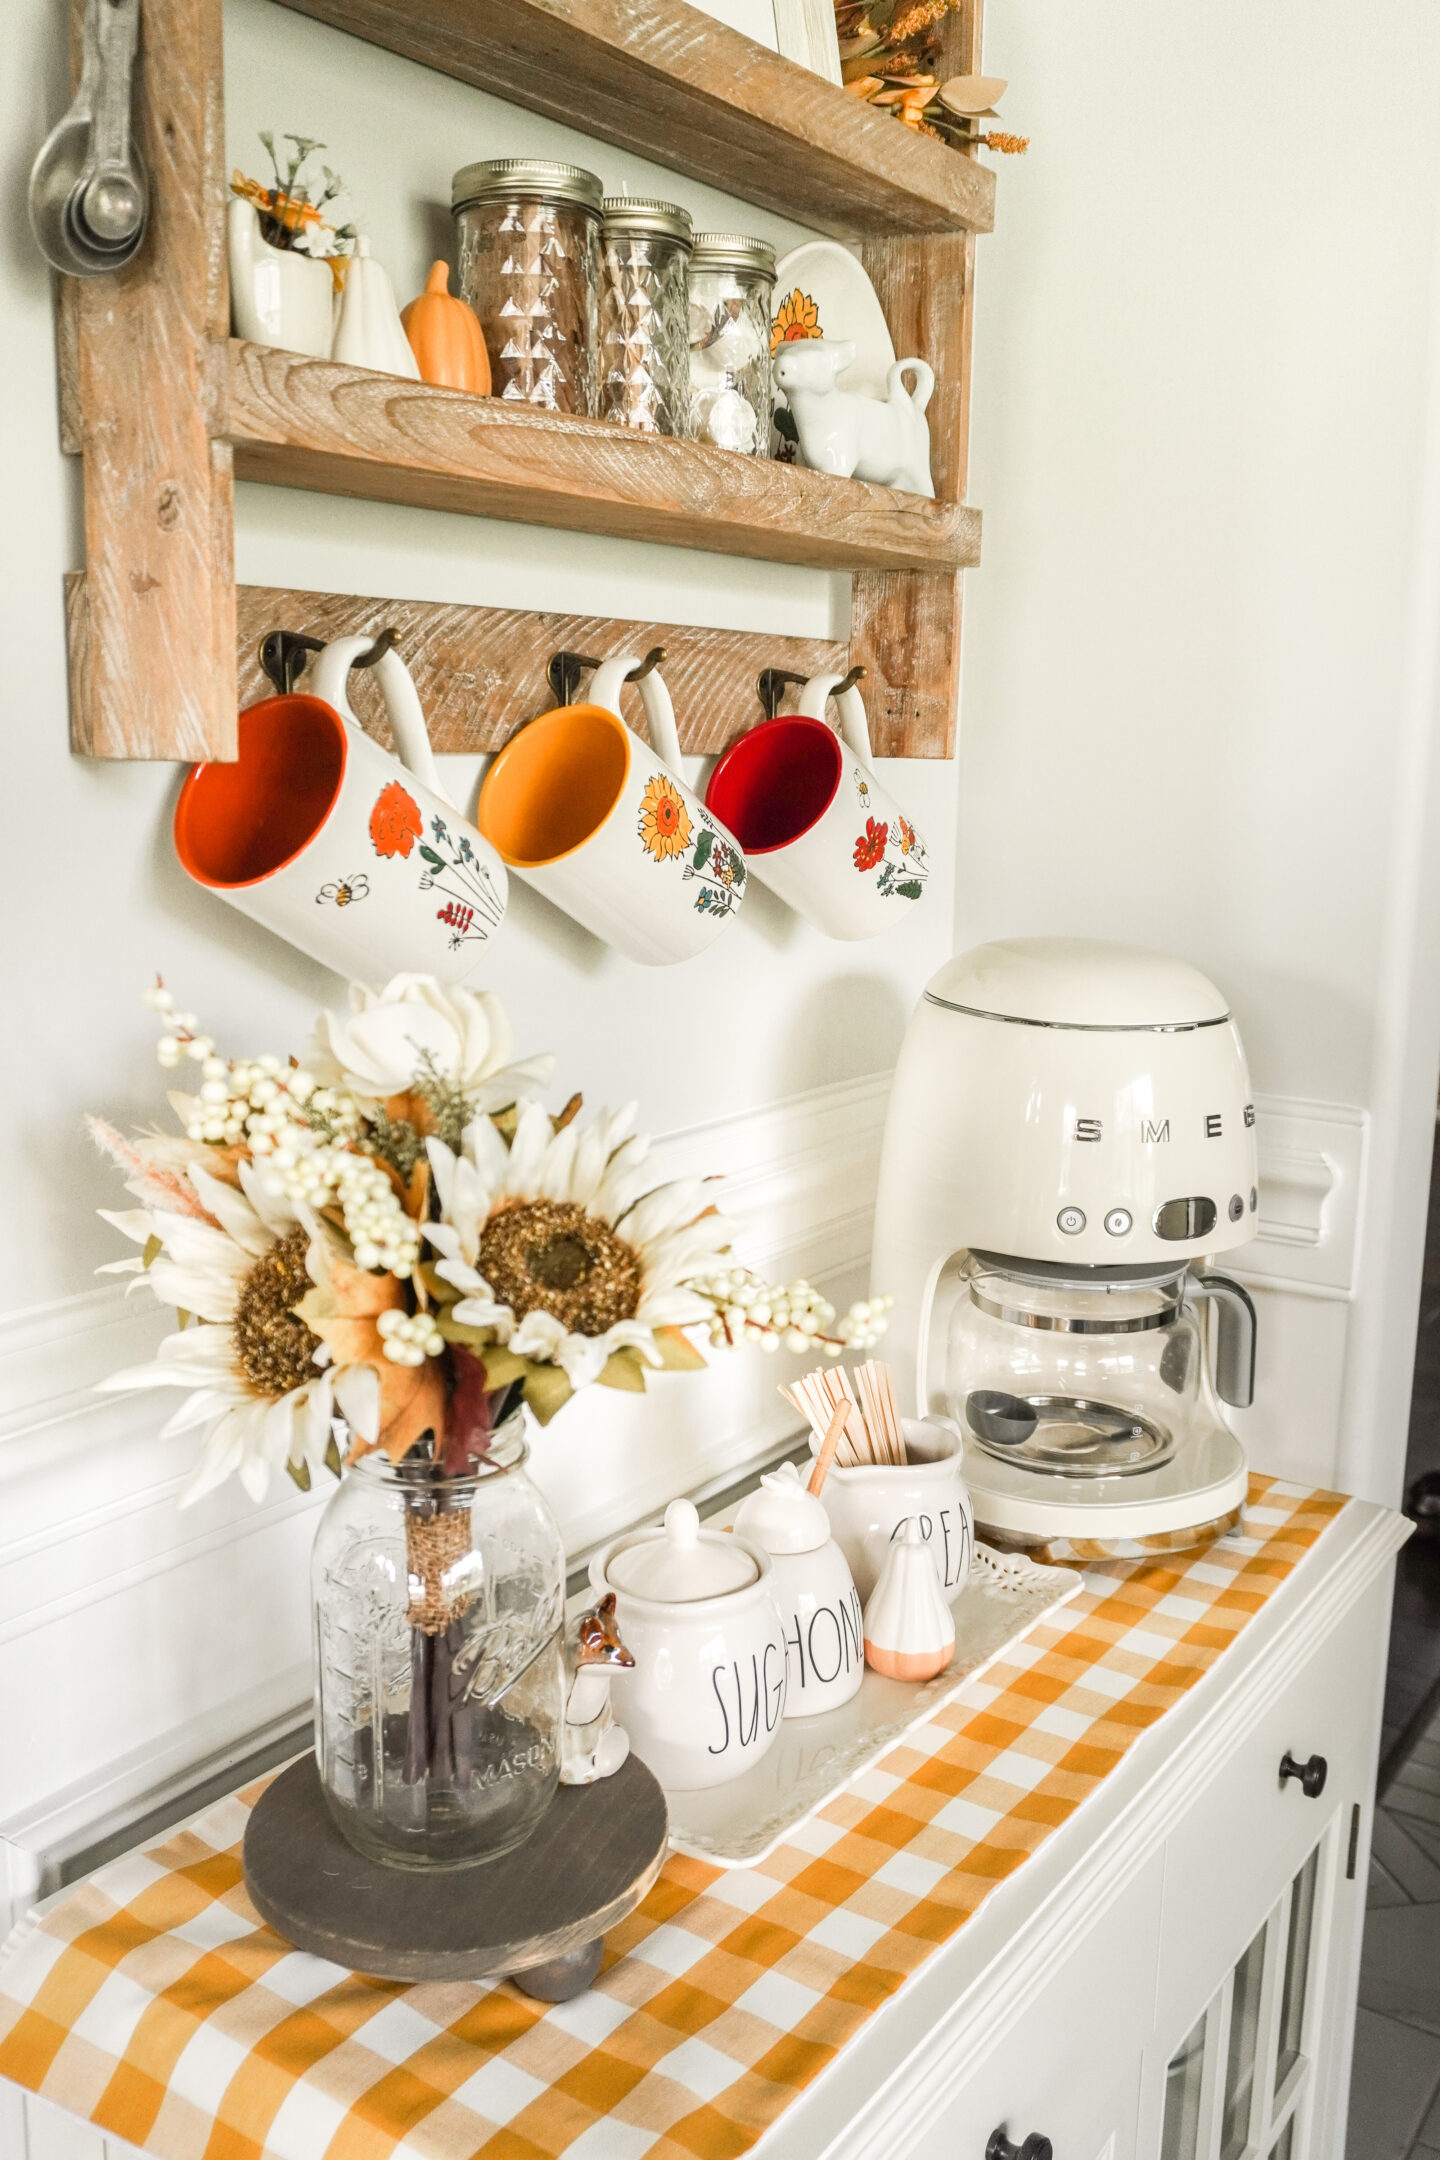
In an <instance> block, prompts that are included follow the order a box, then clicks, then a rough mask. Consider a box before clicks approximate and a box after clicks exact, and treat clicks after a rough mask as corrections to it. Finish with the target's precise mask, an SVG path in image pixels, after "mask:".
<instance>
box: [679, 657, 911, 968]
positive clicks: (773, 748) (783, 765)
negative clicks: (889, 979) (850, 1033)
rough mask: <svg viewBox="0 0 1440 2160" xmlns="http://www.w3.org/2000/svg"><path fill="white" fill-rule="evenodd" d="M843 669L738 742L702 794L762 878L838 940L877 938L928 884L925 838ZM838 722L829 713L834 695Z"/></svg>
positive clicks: (820, 679)
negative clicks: (888, 783) (890, 790)
mask: <svg viewBox="0 0 1440 2160" xmlns="http://www.w3.org/2000/svg"><path fill="white" fill-rule="evenodd" d="M844 681H845V678H844V676H842V675H812V676H811V678H810V680H809V682H807V683H806V685H805V687H804V690H803V691H802V692H801V696H800V704H799V711H798V712H793V713H780V714H777V716H776V717H775V718H774V719H773V720H764V721H762V722H761V723H760V725H759V726H758V727H754V728H752V729H751V730H750V732H749V734H748V735H742V736H741V737H740V740H739V741H738V742H735V743H732V744H731V745H730V748H729V749H728V750H727V751H725V752H724V754H723V756H721V757H720V758H719V759H718V760H717V761H716V765H715V769H714V771H713V772H712V773H711V775H710V784H709V786H708V787H707V788H706V790H705V801H706V804H707V806H708V807H709V808H710V809H711V810H713V811H714V813H715V815H716V817H717V818H720V819H721V820H723V822H724V823H725V824H726V825H728V826H729V828H730V830H731V832H733V833H734V835H735V837H736V839H737V840H738V841H739V842H740V845H741V847H743V848H744V850H745V856H746V860H747V862H748V863H749V865H750V868H751V869H752V871H753V872H754V874H755V876H756V877H757V878H759V880H760V882H761V883H762V884H763V885H768V886H769V888H770V890H771V891H772V892H773V893H778V895H779V897H780V898H781V899H782V900H784V901H785V902H786V903H787V904H788V905H789V906H790V907H792V908H794V910H795V912H796V914H797V915H803V916H804V917H805V920H806V921H807V922H810V923H813V924H814V925H815V928H816V929H817V930H824V931H826V932H827V933H828V934H829V936H831V937H835V938H867V937H875V936H876V935H877V934H878V933H879V932H880V931H882V930H888V929H890V928H891V926H892V925H893V924H894V923H896V922H898V921H899V920H900V918H901V917H902V916H904V915H908V914H909V912H910V909H911V908H912V907H913V906H914V904H915V902H916V901H917V900H918V899H919V898H920V896H921V894H922V893H923V892H924V890H925V881H926V879H927V878H928V876H929V874H930V865H929V859H928V857H927V855H926V851H925V843H924V841H923V840H922V839H921V838H920V835H919V833H918V832H917V831H916V830H915V827H914V826H913V825H912V824H911V823H910V820H909V819H908V818H907V817H906V816H905V814H904V812H903V811H902V810H901V809H900V807H899V805H898V804H897V803H896V802H895V801H894V800H893V799H892V797H891V796H890V795H889V794H887V792H886V790H885V789H884V788H883V787H881V785H880V783H879V781H878V780H877V779H876V777H875V773H874V769H873V767H872V765H871V762H870V730H869V724H868V722H867V720H866V717H865V706H864V703H863V701H862V699H861V696H860V693H859V691H858V690H857V689H855V687H854V686H853V684H852V685H851V686H850V687H848V688H845V689H841V688H840V685H841V684H842V683H844ZM836 692H838V695H837V696H836V698H835V703H836V707H837V710H838V712H839V716H840V728H839V733H838V734H837V732H836V730H835V729H834V728H833V727H831V726H830V724H829V723H828V721H827V720H826V718H825V708H826V705H827V703H828V701H829V699H830V697H831V695H832V693H836Z"/></svg>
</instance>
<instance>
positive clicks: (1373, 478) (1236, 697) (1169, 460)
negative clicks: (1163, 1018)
mask: <svg viewBox="0 0 1440 2160" xmlns="http://www.w3.org/2000/svg"><path fill="white" fill-rule="evenodd" d="M985 58H986V66H987V69H989V70H991V71H993V72H995V73H997V74H1001V75H1005V76H1008V77H1009V78H1010V79H1011V83H1012V88H1011V90H1010V93H1009V95H1008V97H1007V98H1006V100H1005V115H1006V125H1007V126H1009V127H1013V128H1016V129H1018V130H1022V131H1023V132H1025V133H1027V134H1029V135H1030V136H1031V137H1032V146H1031V149H1030V151H1029V153H1028V155H1027V156H1025V157H1024V158H1020V159H1013V158H1012V159H1007V160H1006V161H1005V162H1004V164H1003V167H1002V170H1001V176H1000V196H999V226H998V230H997V232H996V234H995V236H994V238H993V239H991V240H986V241H983V242H982V243H981V246H980V270H979V281H978V307H977V315H976V323H977V328H976V367H975V390H974V415H975V419H974V454H973V460H972V468H971V472H972V479H971V493H972V495H973V498H974V500H975V501H976V502H978V503H980V504H982V505H983V506H984V510H985V549H984V561H983V564H982V566H981V568H980V569H979V570H978V571H977V572H975V573H974V574H973V575H972V576H971V577H970V578H969V580H968V595H969V597H968V614H967V624H966V652H965V677H964V693H963V713H964V725H963V730H962V735H961V748H960V761H959V767H960V845H959V866H960V867H959V882H958V897H957V912H958V932H959V935H958V942H959V943H960V944H962V945H963V944H965V943H969V942H971V941H973V940H976V939H980V938H984V937H991V936H995V935H998V934H1001V933H1006V932H1008V933H1012V934H1013V933H1017V932H1019V933H1032V932H1040V931H1044V930H1051V929H1055V928H1058V927H1061V926H1064V927H1066V928H1068V929H1072V930H1074V931H1076V932H1079V933H1083V934H1089V935H1094V936H1102V937H1118V938H1134V939H1136V940H1138V941H1140V942H1143V943H1149V944H1154V945H1157V946H1161V947H1167V948H1169V949H1171V950H1174V951H1177V952H1180V953H1183V954H1184V955H1185V956H1186V957H1187V958H1188V959H1190V960H1192V961H1194V962H1195V963H1196V964H1198V965H1199V966H1201V967H1203V968H1205V969H1206V970H1207V971H1208V972H1209V973H1211V974H1212V975H1213V976H1214V978H1215V979H1216V981H1217V982H1219V983H1221V984H1222V985H1223V986H1224V987H1225V989H1226V990H1227V992H1228V993H1229V994H1230V996H1231V998H1232V999H1233V1002H1234V1007H1235V1010H1236V1013H1237V1016H1238V1018H1239V1022H1240V1026H1241V1029H1242V1032H1243V1034H1244V1037H1245V1041H1246V1044H1247V1047H1248V1050H1249V1055H1250V1061H1251V1068H1252V1074H1253V1078H1254V1082H1255V1086H1256V1088H1257V1090H1258V1091H1260V1092H1262V1093H1265V1094H1269V1095H1272V1096H1288V1097H1309V1098H1312V1099H1315V1100H1318V1101H1320V1102H1329V1103H1337V1104H1349V1105H1356V1106H1359V1107H1362V1108H1368V1109H1369V1110H1370V1111H1371V1112H1372V1115H1373V1133H1372V1147H1371V1162H1370V1177H1369V1189H1368V1194H1367V1206H1366V1214H1365V1220H1364V1221H1363V1222H1362V1225H1361V1233H1360V1245H1361V1262H1360V1273H1359V1279H1358V1295H1357V1298H1356V1303H1355V1308H1354V1312H1353V1315H1352V1346H1351V1358H1350V1364H1351V1368H1352V1375H1354V1376H1355V1377H1354V1378H1353V1380H1352V1385H1353V1389H1354V1393H1353V1397H1352V1399H1350V1400H1349V1401H1348V1403H1347V1408H1346V1413H1345V1419H1344V1425H1343V1430H1342V1431H1339V1432H1338V1445H1337V1440H1336V1430H1337V1428H1336V1422H1335V1399H1334V1387H1333V1382H1334V1359H1333V1358H1332V1357H1328V1356H1319V1357H1317V1356H1316V1354H1315V1352H1316V1351H1317V1350H1318V1348H1319V1345H1318V1344H1317V1343H1316V1340H1315V1327H1316V1322H1317V1316H1316V1315H1314V1314H1311V1315H1308V1316H1306V1319H1305V1321H1304V1324H1303V1325H1301V1324H1299V1323H1298V1321H1292V1322H1290V1323H1285V1324H1284V1325H1283V1326H1282V1327H1281V1328H1277V1329H1275V1330H1272V1331H1271V1336H1272V1339H1271V1342H1270V1344H1269V1345H1268V1348H1269V1349H1270V1351H1271V1352H1272V1353H1273V1352H1274V1351H1275V1349H1276V1345H1277V1341H1278V1339H1279V1337H1280V1335H1281V1334H1282V1333H1283V1334H1284V1336H1285V1338H1286V1340H1291V1339H1292V1338H1293V1341H1294V1343H1295V1348H1294V1349H1293V1351H1285V1352H1282V1353H1281V1354H1280V1357H1279V1358H1278V1359H1277V1358H1276V1357H1275V1356H1274V1355H1273V1354H1272V1356H1271V1358H1270V1361H1269V1365H1268V1368H1267V1365H1266V1362H1265V1356H1266V1346H1262V1367H1261V1373H1262V1387H1263V1386H1264V1385H1266V1384H1267V1381H1268V1384H1269V1385H1270V1386H1271V1387H1272V1388H1273V1387H1275V1386H1276V1384H1277V1379H1278V1381H1279V1384H1280V1386H1281V1387H1282V1388H1283V1389H1284V1390H1285V1391H1286V1392H1288V1393H1290V1394H1291V1395H1294V1394H1295V1393H1296V1392H1297V1391H1298V1392H1299V1394H1300V1398H1301V1399H1302V1400H1303V1401H1305V1402H1306V1403H1307V1405H1308V1406H1309V1408H1308V1414H1309V1415H1310V1416H1311V1418H1312V1419H1313V1421H1314V1424H1315V1426H1316V1429H1317V1440H1318V1442H1319V1444H1318V1445H1317V1446H1316V1448H1315V1450H1314V1454H1313V1456H1312V1468H1313V1469H1314V1471H1315V1472H1316V1473H1317V1474H1319V1475H1322V1476H1334V1475H1340V1476H1342V1477H1343V1478H1344V1480H1345V1482H1346V1483H1347V1485H1349V1486H1350V1487H1352V1488H1353V1489H1358V1490H1363V1491H1365V1492H1367V1493H1369V1494H1370V1495H1371V1496H1373V1497H1375V1498H1384V1499H1393V1498H1394V1497H1395V1496H1396V1494H1397V1493H1398V1489H1399V1478H1400V1464H1401V1461H1402V1460H1403V1449H1404V1415H1405V1406H1406V1402H1407V1399H1408V1388H1409V1368H1410V1359H1411V1355H1412V1352H1411V1348H1410V1332H1411V1330H1412V1329H1413V1321H1414V1313H1415V1303H1416V1296H1417V1293H1418V1257H1417V1255H1418V1246H1417V1238H1418V1236H1419V1235H1420V1234H1421V1233H1422V1231H1423V1215H1424V1200H1425V1190H1426V1183H1427V1179H1428V1166H1429V1147H1430V1134H1431V1120H1432V1115H1433V1105H1434V1099H1435V1076H1436V1063H1437V1054H1440V1019H1437V1012H1436V999H1437V994H1440V955H1437V954H1436V953H1435V952H1434V950H1433V946H1428V945H1427V946H1426V948H1425V949H1424V950H1423V951H1422V949H1421V946H1420V944H1419V943H1418V939H1419V937H1420V935H1421V932H1422V930H1423V929H1424V928H1425V926H1426V925H1427V924H1428V923H1431V922H1434V921H1435V920H1436V917H1437V913H1440V910H1437V908H1436V906H1435V904H1434V900H1435V898H1436V897H1440V896H1430V897H1428V898H1427V896H1426V895H1425V894H1424V893H1423V892H1422V890H1421V887H1420V885H1419V883H1418V882H1417V881H1418V879H1419V877H1420V874H1421V871H1422V870H1423V865H1424V862H1425V860H1426V859H1427V856H1428V859H1429V860H1432V861H1433V860H1434V858H1435V855H1436V854H1440V845H1437V843H1440V830H1437V820H1436V818H1435V815H1434V806H1433V802H1432V799H1431V795H1430V792H1429V791H1430V788H1431V781H1430V777H1429V774H1428V767H1427V756H1428V746H1429V743H1430V741H1431V740H1432V738H1433V733H1434V702H1433V696H1432V694H1431V688H1430V671H1431V669H1432V667H1433V661H1434V655H1435V650H1436V645H1437V640H1436V637H1435V629H1434V617H1433V595H1434V594H1435V593H1436V592H1437V590H1440V559H1437V554H1436V549H1435V546H1434V543H1433V539H1432V538H1431V537H1430V536H1429V533H1428V529H1427V528H1426V524H1425V520H1426V517H1427V515H1429V516H1431V517H1432V519H1433V509H1434V505H1435V504H1436V503H1437V502H1440V468H1437V465H1436V461H1435V458H1434V455H1433V452H1431V451H1429V450H1427V447H1426V445H1427V430H1428V429H1429V428H1430V424H1431V423H1430V410H1431V406H1432V403H1433V402H1434V399H1435V381H1436V365H1437V350H1440V348H1437V341H1436V337H1435V332H1434V326H1433V322H1432V305H1433V301H1432V295H1433V292H1434V288H1435V274H1434V273H1435V251H1436V215H1435V213H1436V204H1437V192H1440V187H1437V183H1440V133H1437V131H1436V128H1435V124H1434V112H1435V97H1436V93H1437V90H1440V16H1437V14H1436V12H1435V10H1434V9H1433V8H1431V7H1429V6H1426V5H1422V4H1418V0H1380V4H1377V5H1374V6H1370V7H1367V8H1365V9H1364V10H1363V11H1362V12H1361V13H1360V14H1358V15H1357V14H1356V12H1355V11H1354V10H1353V9H1352V8H1349V7H1346V6H1344V5H1342V4H1341V0H1306V4H1304V5H1301V4H1299V0H1262V4H1259V5H1256V4H1254V0H1217V4H1216V5H1213V6H1210V7H1205V8H1193V7H1187V6H1181V5H1179V4H1177V0H1164V4H1159V5H1157V4H1156V0H1092V4H1090V5H1087V6H1086V7H1084V8H1076V7H1074V6H1072V5H1070V4H1069V0H1000V4H999V5H997V6H995V7H994V8H992V9H991V10H990V11H989V14H988V20H987V27H986V52H985ZM1427 459H1428V462H1427ZM1427 841H1428V848H1427ZM1392 1198H1393V1199H1394V1201H1395V1202H1396V1204H1397V1206H1398V1210H1399V1212H1398V1215H1396V1216H1395V1218H1394V1219H1393V1220H1392V1219H1391V1218H1390V1203H1391V1201H1392ZM1345 1319H1346V1315H1345V1310H1344V1308H1343V1307H1337V1308H1335V1309H1333V1310H1332V1311H1331V1312H1330V1313H1329V1315H1328V1318H1327V1319H1326V1321H1325V1323H1324V1326H1323V1327H1322V1328H1321V1333H1322V1334H1323V1335H1325V1336H1326V1337H1327V1338H1328V1340H1329V1341H1330V1342H1331V1343H1332V1344H1333V1342H1334V1340H1335V1338H1336V1335H1337V1333H1343V1330H1344V1326H1345ZM1302 1340H1303V1341H1305V1342H1307V1343H1308V1344H1309V1349H1308V1350H1307V1351H1303V1352H1302V1350H1301V1349H1300V1347H1299V1345H1300V1343H1301V1341H1302ZM1327 1423H1328V1424H1329V1425H1330V1427H1331V1430H1330V1432H1328V1433H1327V1431H1326V1426H1327ZM1252 1445H1253V1446H1255V1448H1256V1452H1257V1455H1258V1457H1259V1459H1260V1460H1261V1461H1262V1462H1263V1461H1265V1460H1266V1455H1265V1449H1264V1437H1263V1434H1261V1435H1257V1436H1254V1437H1253V1438H1252Z"/></svg>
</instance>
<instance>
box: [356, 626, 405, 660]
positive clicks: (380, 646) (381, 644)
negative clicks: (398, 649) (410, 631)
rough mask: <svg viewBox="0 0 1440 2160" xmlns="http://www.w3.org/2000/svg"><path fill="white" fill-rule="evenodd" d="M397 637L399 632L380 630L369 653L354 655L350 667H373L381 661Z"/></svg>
mask: <svg viewBox="0 0 1440 2160" xmlns="http://www.w3.org/2000/svg"><path fill="white" fill-rule="evenodd" d="M398 635H399V632H398V631H396V630H393V629H391V630H382V631H381V632H380V634H379V636H378V637H377V638H376V640H375V642H374V644H373V645H372V646H371V647H370V650H369V652H362V653H356V655H355V658H354V659H353V660H352V661H351V663H350V665H351V667H374V665H375V663H376V661H377V660H383V659H384V657H385V655H386V653H387V652H389V651H390V650H391V648H392V647H393V646H394V643H395V640H396V638H397V636H398Z"/></svg>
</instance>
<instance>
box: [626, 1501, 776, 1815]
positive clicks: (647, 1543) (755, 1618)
mask: <svg viewBox="0 0 1440 2160" xmlns="http://www.w3.org/2000/svg"><path fill="white" fill-rule="evenodd" d="M590 1580H591V1583H592V1584H593V1585H594V1587H595V1589H596V1590H597V1591H598V1592H599V1593H600V1594H601V1595H602V1596H603V1595H604V1594H605V1593H606V1592H607V1591H610V1590H613V1591H614V1593H615V1605H616V1609H615V1618H616V1621H617V1624H618V1626H619V1629H620V1634H621V1637H622V1639H623V1640H624V1642H625V1645H626V1648H627V1649H629V1650H630V1651H631V1653H632V1654H633V1656H634V1659H635V1664H634V1668H633V1670H628V1671H626V1670H617V1671H616V1672H615V1674H614V1677H613V1679H612V1681H611V1700H612V1702H613V1704H614V1706H615V1715H616V1717H617V1718H618V1720H619V1722H620V1723H621V1724H622V1725H623V1726H624V1728H625V1730H626V1731H627V1732H628V1733H629V1735H630V1744H631V1746H632V1747H633V1749H634V1750H635V1753H636V1754H637V1755H638V1756H639V1757H640V1759H641V1761H642V1762H643V1763H645V1764H646V1765H647V1766H648V1768H649V1769H651V1770H653V1771H654V1773H655V1775H656V1777H657V1778H658V1779H659V1780H660V1783H661V1784H662V1785H664V1786H667V1787H668V1788H669V1789H670V1790H671V1791H672V1792H698V1791H700V1790H702V1789H703V1788H704V1787H706V1786H710V1785H724V1784H727V1783H728V1782H729V1780H730V1779H731V1778H736V1777H740V1776H742V1775H743V1773H744V1772H745V1771H746V1770H749V1769H750V1768H752V1766H753V1765H754V1764H755V1763H757V1762H759V1760H760V1758H761V1757H762V1756H763V1755H764V1754H765V1752H766V1751H767V1749H768V1748H769V1747H770V1746H771V1744H772V1742H773V1741H774V1739H775V1735H776V1734H777V1733H778V1731H779V1730H780V1720H781V1718H782V1716H783V1715H784V1711H785V1630H784V1626H783V1624H782V1622H781V1618H780V1610H779V1607H778V1606H777V1604H776V1602H775V1597H774V1594H773V1593H774V1582H773V1569H772V1564H771V1560H770V1556H769V1554H768V1553H767V1552H765V1551H764V1550H763V1549H762V1548H761V1547H760V1546H758V1545H754V1544H752V1543H751V1542H750V1540H749V1539H748V1538H746V1537H743V1536H735V1535H732V1534H730V1533H728V1532H724V1531H718V1530H702V1529H701V1527H700V1518H699V1516H698V1514H697V1513H696V1511H695V1509H694V1507H693V1506H692V1505H691V1503H690V1502H689V1501H688V1500H672V1501H671V1503H670V1505H669V1507H668V1508H667V1509H666V1510H665V1521H664V1525H663V1527H658V1528H657V1527H653V1526H652V1527H651V1528H649V1529H646V1530H634V1531H629V1532H627V1533H626V1535H625V1536H623V1537H619V1538H616V1539H615V1540H614V1541H613V1542H612V1543H611V1544H609V1545H607V1546H606V1547H605V1549H604V1550H603V1551H602V1552H600V1553H598V1554H597V1555H596V1557H595V1558H594V1560H592V1561H591V1563H590Z"/></svg>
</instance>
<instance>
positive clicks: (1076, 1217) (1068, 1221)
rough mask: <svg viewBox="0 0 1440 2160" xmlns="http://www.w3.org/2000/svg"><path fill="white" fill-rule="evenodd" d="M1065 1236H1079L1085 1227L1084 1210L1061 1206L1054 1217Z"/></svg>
mask: <svg viewBox="0 0 1440 2160" xmlns="http://www.w3.org/2000/svg"><path fill="white" fill-rule="evenodd" d="M1055 1220H1056V1222H1057V1223H1058V1224H1059V1225H1060V1228H1061V1229H1062V1230H1063V1231H1064V1233H1065V1235H1066V1237H1079V1235H1080V1232H1081V1231H1082V1230H1083V1229H1084V1227H1085V1210H1084V1208H1078V1207H1062V1208H1061V1210H1060V1213H1059V1214H1058V1215H1057V1216H1056V1218H1055Z"/></svg>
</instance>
